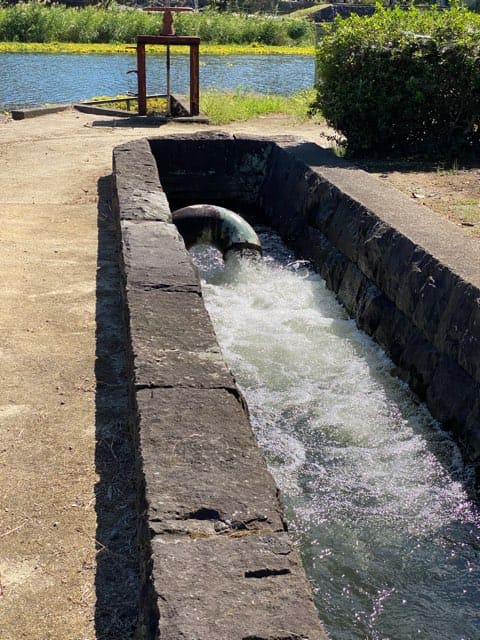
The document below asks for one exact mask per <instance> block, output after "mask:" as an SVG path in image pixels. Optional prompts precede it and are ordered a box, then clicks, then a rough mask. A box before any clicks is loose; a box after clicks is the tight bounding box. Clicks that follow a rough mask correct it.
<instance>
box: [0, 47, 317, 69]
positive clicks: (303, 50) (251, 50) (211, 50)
mask: <svg viewBox="0 0 480 640" xmlns="http://www.w3.org/2000/svg"><path fill="white" fill-rule="evenodd" d="M147 51H148V52H149V55H152V54H155V53H158V54H160V55H161V54H163V53H165V48H164V47H153V46H152V47H150V46H147ZM0 53H72V54H94V53H98V54H119V53H120V54H130V55H132V56H133V55H135V45H134V44H114V43H105V44H101V43H85V42H0ZM314 53H315V49H314V47H313V46H312V47H276V46H273V45H265V44H256V43H252V44H208V43H207V44H204V43H201V45H200V54H201V55H216V56H232V55H252V54H258V55H304V56H313V55H314ZM171 54H172V55H176V54H183V55H185V54H188V47H172V49H171ZM200 64H201V61H200Z"/></svg>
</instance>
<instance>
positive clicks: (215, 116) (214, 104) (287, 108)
mask: <svg viewBox="0 0 480 640" xmlns="http://www.w3.org/2000/svg"><path fill="white" fill-rule="evenodd" d="M313 98H314V91H313V89H311V90H304V91H301V92H299V93H296V94H294V95H293V96H280V95H275V94H268V95H266V94H257V93H251V92H247V91H243V90H237V91H235V92H225V91H206V92H203V93H202V94H201V95H200V110H201V112H202V113H205V114H206V115H207V116H208V117H209V119H210V122H211V123H212V124H215V125H217V124H226V123H228V122H234V121H241V120H250V119H251V118H256V117H258V116H261V115H268V114H274V113H283V114H287V115H291V116H295V117H296V118H298V119H299V120H307V119H308V118H309V115H308V110H309V106H310V104H311V102H312V100H313ZM316 120H317V121H322V118H321V116H318V115H317V116H316Z"/></svg>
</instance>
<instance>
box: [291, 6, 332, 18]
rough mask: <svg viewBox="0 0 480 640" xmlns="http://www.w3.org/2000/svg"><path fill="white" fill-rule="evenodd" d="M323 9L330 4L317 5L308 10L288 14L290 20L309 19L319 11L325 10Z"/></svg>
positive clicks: (298, 10)
mask: <svg viewBox="0 0 480 640" xmlns="http://www.w3.org/2000/svg"><path fill="white" fill-rule="evenodd" d="M323 7H328V3H324V4H316V5H314V6H313V7H307V8H306V9H297V11H292V13H289V14H288V17H289V18H307V17H308V16H310V15H312V14H313V13H316V12H317V11H319V9H323Z"/></svg>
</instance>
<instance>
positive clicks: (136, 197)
mask: <svg viewBox="0 0 480 640" xmlns="http://www.w3.org/2000/svg"><path fill="white" fill-rule="evenodd" d="M113 178H114V181H115V189H114V194H115V200H116V207H117V210H118V215H119V219H120V220H158V221H161V222H171V212H170V207H169V204H168V200H167V196H166V195H165V192H164V190H163V188H162V185H161V184H160V179H159V177H158V170H157V165H156V162H155V160H154V158H153V156H152V154H151V153H150V145H149V144H148V140H146V139H143V140H138V141H136V142H135V143H127V144H124V145H121V146H118V147H115V149H114V150H113Z"/></svg>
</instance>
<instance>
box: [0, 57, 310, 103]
mask: <svg viewBox="0 0 480 640" xmlns="http://www.w3.org/2000/svg"><path fill="white" fill-rule="evenodd" d="M314 64H315V63H314V59H313V56H297V55H286V56H285V55H281V56H277V55H266V56H263V55H242V56H215V55H201V57H200V89H201V90H205V89H219V90H227V89H228V90H236V89H237V88H241V89H248V90H249V91H256V92H259V93H280V94H284V95H288V94H290V93H294V92H296V91H299V90H300V89H305V88H308V87H311V86H312V85H313V82H314ZM0 67H1V69H0V111H2V110H8V109H12V108H14V107H19V106H23V107H28V106H34V105H39V104H44V103H46V102H50V103H57V102H60V103H61V102H75V101H81V100H88V99H89V98H92V97H94V96H105V95H107V96H115V95H117V94H119V93H127V92H132V93H135V92H136V90H137V76H136V74H135V73H129V72H131V71H132V70H133V69H135V67H136V61H135V57H134V56H132V55H100V54H92V55H85V54H83V55H75V54H34V53H23V54H22V53H3V54H0ZM189 78H190V76H189V57H188V56H187V55H174V56H172V69H171V87H172V92H173V93H179V94H184V93H188V91H189ZM147 87H148V91H149V93H164V92H165V91H166V72H165V56H164V55H151V54H149V55H148V56H147Z"/></svg>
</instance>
